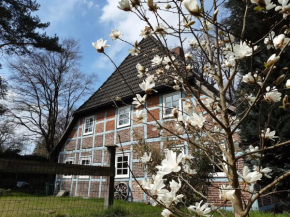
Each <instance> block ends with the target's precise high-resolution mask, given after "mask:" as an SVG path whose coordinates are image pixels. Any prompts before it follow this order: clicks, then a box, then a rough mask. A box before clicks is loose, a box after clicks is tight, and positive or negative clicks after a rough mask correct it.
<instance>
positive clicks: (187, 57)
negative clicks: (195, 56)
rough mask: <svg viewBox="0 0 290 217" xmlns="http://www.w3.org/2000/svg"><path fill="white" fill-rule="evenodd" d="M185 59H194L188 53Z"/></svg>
mask: <svg viewBox="0 0 290 217" xmlns="http://www.w3.org/2000/svg"><path fill="white" fill-rule="evenodd" d="M184 57H185V59H188V60H190V59H192V54H191V53H189V52H188V53H186V54H185V55H184Z"/></svg>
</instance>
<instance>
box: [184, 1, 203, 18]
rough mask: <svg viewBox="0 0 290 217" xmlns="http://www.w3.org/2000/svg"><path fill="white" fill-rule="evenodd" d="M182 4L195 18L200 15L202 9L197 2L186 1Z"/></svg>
mask: <svg viewBox="0 0 290 217" xmlns="http://www.w3.org/2000/svg"><path fill="white" fill-rule="evenodd" d="M182 4H183V5H184V7H185V8H186V10H188V12H189V13H190V14H191V15H194V16H199V15H200V9H199V5H198V3H197V0H184V1H183V2H182Z"/></svg>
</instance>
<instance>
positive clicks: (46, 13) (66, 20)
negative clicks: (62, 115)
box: [1, 0, 177, 104]
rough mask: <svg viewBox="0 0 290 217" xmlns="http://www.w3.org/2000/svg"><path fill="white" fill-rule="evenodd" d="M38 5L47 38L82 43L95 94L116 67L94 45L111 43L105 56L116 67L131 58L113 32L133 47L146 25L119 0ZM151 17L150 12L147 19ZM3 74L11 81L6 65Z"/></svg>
mask: <svg viewBox="0 0 290 217" xmlns="http://www.w3.org/2000/svg"><path fill="white" fill-rule="evenodd" d="M37 3H39V4H40V5H41V6H40V8H39V10H38V11H37V12H36V13H35V15H37V16H39V18H40V20H41V21H42V22H50V26H49V27H48V28H47V29H46V30H45V31H46V33H47V34H48V35H50V36H53V35H55V34H56V35H57V36H58V37H59V38H60V39H64V38H71V37H72V38H74V39H76V40H78V41H79V45H80V49H81V54H82V57H83V59H82V60H81V70H82V71H83V72H84V73H89V74H90V73H95V74H97V78H96V80H95V81H94V90H97V89H98V88H99V87H100V85H101V84H102V83H104V82H105V81H106V79H107V78H108V77H109V76H110V75H111V74H112V72H113V71H114V66H113V64H112V63H111V62H110V61H109V60H108V58H107V57H105V56H104V55H103V54H100V53H97V52H96V51H95V49H94V48H93V47H92V42H95V41H97V40H98V39H100V38H103V39H104V40H108V42H107V44H109V45H111V46H110V47H109V48H107V49H106V52H107V53H108V54H109V56H110V57H111V58H112V59H113V60H114V61H115V63H116V65H119V64H120V63H121V62H122V61H123V60H124V59H125V57H126V56H127V55H128V49H129V48H130V46H129V45H128V44H126V43H124V42H121V41H118V40H115V41H112V40H111V38H110V37H109V34H110V33H111V30H120V31H122V32H123V33H124V36H123V37H122V38H124V39H125V40H127V41H128V42H131V43H132V44H134V42H135V41H136V40H138V41H140V40H141V39H142V38H141V37H140V36H139V34H140V31H141V29H143V28H144V26H145V23H144V22H143V21H141V20H139V19H138V18H137V17H136V15H135V14H133V13H128V12H125V11H122V10H120V9H119V8H117V5H118V0H37ZM152 16H153V14H152V13H151V12H150V14H148V17H149V18H150V17H152ZM164 16H165V18H166V19H167V20H169V22H171V23H176V20H177V19H175V18H174V16H172V15H171V14H165V15H164ZM150 20H152V21H153V17H152V18H151V19H150ZM176 24H177V23H176ZM171 44H174V43H173V42H171ZM172 46H174V45H172ZM1 74H4V77H6V78H8V77H9V71H8V70H7V67H6V66H5V63H4V64H3V70H1ZM8 80H9V79H8ZM81 103H82V102H80V104H81Z"/></svg>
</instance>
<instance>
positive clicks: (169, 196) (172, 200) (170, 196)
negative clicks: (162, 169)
mask: <svg viewBox="0 0 290 217" xmlns="http://www.w3.org/2000/svg"><path fill="white" fill-rule="evenodd" d="M172 182H175V181H174V180H173V181H172ZM172 182H171V183H170V187H171V186H172ZM175 183H176V182H175ZM174 186H175V188H172V189H171V191H168V190H166V191H167V192H165V193H164V194H159V195H158V196H159V197H158V198H160V202H161V203H163V204H164V205H165V206H166V207H167V208H169V207H170V206H171V205H172V204H177V203H179V202H180V200H181V198H183V195H182V194H179V195H177V194H176V193H177V191H178V190H179V188H178V184H174ZM180 186H181V185H180Z"/></svg>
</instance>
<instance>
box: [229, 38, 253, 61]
mask: <svg viewBox="0 0 290 217" xmlns="http://www.w3.org/2000/svg"><path fill="white" fill-rule="evenodd" d="M256 49H257V46H255V47H254V48H253V49H252V48H251V47H249V46H248V45H247V43H246V42H245V41H244V42H242V41H241V42H240V44H235V45H234V46H233V54H234V56H235V59H242V58H244V57H248V56H251V55H252V54H253V50H256Z"/></svg>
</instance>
